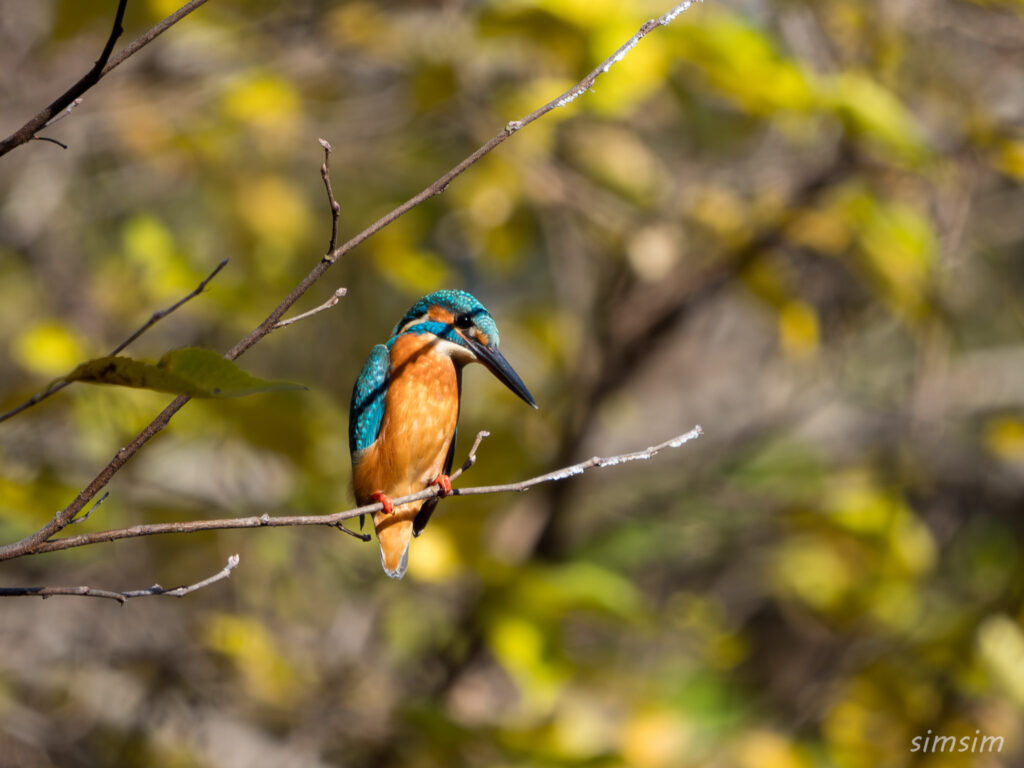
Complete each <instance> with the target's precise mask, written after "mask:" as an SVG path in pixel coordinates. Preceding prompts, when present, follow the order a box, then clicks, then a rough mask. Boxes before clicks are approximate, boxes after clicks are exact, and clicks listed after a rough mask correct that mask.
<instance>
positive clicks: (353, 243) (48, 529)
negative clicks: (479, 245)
mask: <svg viewBox="0 0 1024 768" xmlns="http://www.w3.org/2000/svg"><path fill="white" fill-rule="evenodd" d="M695 1H696V0H685V2H682V3H679V4H678V5H676V6H675V7H673V9H672V10H670V11H669V12H668V13H666V14H665V15H663V16H661V17H659V18H657V19H651V20H650V21H648V22H647V23H646V24H644V25H643V26H642V27H641V28H640V29H639V30H638V31H637V33H636V34H635V35H633V37H631V38H630V39H629V40H627V41H626V42H625V43H624V44H623V45H621V46H620V47H619V48H618V49H617V50H616V51H615V53H613V54H612V55H611V56H609V57H608V58H607V59H605V60H604V61H603V62H602V63H601V64H599V65H598V66H597V68H595V69H594V70H593V71H591V72H590V73H589V74H588V75H587V76H586V77H584V78H583V79H582V80H581V81H580V82H579V83H577V84H576V85H574V86H573V87H572V88H570V89H569V90H567V91H566V92H565V93H563V94H561V95H560V96H558V97H556V98H555V99H552V100H551V101H549V102H548V103H547V104H545V105H543V106H542V107H539V108H537V109H536V110H534V111H533V112H531V113H530V114H529V115H527V116H526V117H524V118H522V119H521V120H513V121H511V122H509V123H508V124H506V126H505V128H504V129H503V130H502V131H501V132H500V133H498V134H497V135H496V136H494V137H493V138H492V139H491V140H490V141H488V142H487V143H485V144H484V145H483V146H481V147H480V148H479V149H477V150H476V151H475V152H473V153H472V154H471V155H469V156H468V157H467V158H466V159H465V160H463V161H462V162H460V163H459V164H458V165H456V166H455V167H454V168H452V169H451V170H450V171H448V172H447V173H445V174H444V175H443V176H441V177H440V178H439V179H438V180H437V181H435V182H434V183H433V184H431V185H430V186H429V187H427V188H426V189H424V190H423V191H421V192H420V193H418V194H416V195H414V196H413V197H411V198H409V199H408V200H407V201H406V202H404V203H402V204H401V205H400V206H398V207H397V208H395V209H394V210H392V211H391V212H390V213H388V214H385V215H384V216H382V217H381V218H380V219H378V220H377V221H375V222H374V223H373V224H371V225H370V226H368V227H367V228H366V229H364V230H363V231H362V232H360V233H359V234H357V235H355V236H354V237H352V238H350V239H349V240H348V241H346V242H345V243H343V244H341V245H339V246H338V247H337V248H335V249H334V250H333V251H331V252H330V253H328V254H327V255H326V256H324V257H323V258H322V259H321V260H320V262H319V263H318V264H317V265H316V266H315V267H314V268H313V269H312V270H311V271H310V272H309V274H308V275H306V277H304V278H303V279H302V280H301V281H300V282H299V284H298V285H296V286H295V288H293V289H292V291H291V293H289V294H288V295H287V296H286V297H285V298H284V299H282V300H281V302H280V303H279V304H278V305H277V307H275V308H274V310H273V311H272V312H271V313H270V314H269V315H267V317H266V319H265V320H264V321H263V322H262V323H260V324H259V326H257V327H256V328H255V329H253V330H252V331H251V332H250V333H249V334H248V335H246V336H245V338H243V339H241V340H240V341H239V342H238V343H237V344H235V346H234V347H232V348H231V349H229V350H228V351H227V352H226V353H225V354H224V357H226V358H227V359H228V360H236V359H237V358H239V357H240V356H241V355H243V354H245V352H246V350H248V349H249V348H250V347H252V346H253V345H254V344H256V343H258V342H259V341H260V340H261V339H262V338H264V337H265V336H266V335H267V334H269V333H271V332H272V331H273V330H274V329H275V327H277V324H278V322H280V320H281V317H282V316H283V315H284V313H285V312H287V311H288V310H289V309H290V308H291V306H292V305H293V304H295V302H296V301H298V300H299V299H300V298H301V297H302V296H303V295H304V294H305V293H306V291H308V290H309V288H310V286H312V285H313V284H314V283H316V282H317V281H318V280H319V279H320V278H321V277H323V275H324V273H325V272H327V270H328V269H330V268H331V266H333V265H334V264H335V263H336V262H337V261H338V259H340V258H341V257H342V256H344V255H345V254H347V253H348V252H349V251H351V250H353V249H354V248H356V247H357V246H359V245H360V244H362V243H363V242H364V241H365V240H366V239H367V238H369V237H372V236H373V235H374V234H376V233H377V232H379V231H380V230H381V229H383V228H384V227H386V226H388V225H389V224H391V223H392V222H393V221H395V220H396V219H398V218H399V217H401V216H402V215H404V214H405V213H407V212H408V211H410V210H411V209H412V208H415V207H416V206H417V205H419V204H420V203H422V202H424V201H425V200H428V199H429V198H431V197H434V196H435V195H439V194H441V193H442V192H443V191H444V190H445V189H446V188H447V187H448V184H449V183H451V181H452V180H453V179H454V178H456V177H457V176H459V175H460V174H462V173H463V172H464V171H465V170H466V169H467V168H469V167H470V166H471V165H473V164H474V163H476V162H477V161H478V160H480V158H482V157H483V156H484V155H486V154H488V153H489V152H491V151H492V150H493V149H494V148H495V147H497V146H498V145H499V144H501V143H502V142H504V141H505V140H506V139H507V138H508V137H509V136H511V135H512V134H514V133H516V132H517V131H519V130H520V129H522V128H523V127H524V126H526V125H529V124H530V123H532V122H533V121H535V120H537V119H539V118H540V117H542V116H544V115H546V114H547V113H548V112H550V111H552V110H553V109H556V108H558V107H564V106H565V105H566V104H569V103H571V102H572V101H574V100H575V99H576V98H577V97H578V96H579V95H580V94H581V93H583V92H584V91H586V90H587V89H589V88H590V87H591V86H592V85H593V84H594V82H595V81H596V80H597V78H598V77H600V76H601V75H602V74H604V73H606V72H607V71H608V70H609V69H610V68H611V67H612V66H614V65H615V64H616V63H617V62H619V61H621V60H622V59H623V58H624V57H625V56H626V54H628V53H629V51H630V50H632V49H633V47H634V46H636V44H637V43H638V42H639V41H640V40H641V39H642V38H644V37H645V36H646V35H647V34H648V33H650V32H651V31H652V30H653V29H655V28H657V27H661V26H665V25H666V24H669V23H670V22H671V21H672V20H674V19H675V18H676V17H677V16H678V15H679V14H681V13H682V12H683V11H685V10H686V9H687V8H689V7H690V6H691V5H693V3H694V2H695ZM190 5H191V4H190ZM186 7H187V6H186ZM188 401H189V398H188V397H186V396H184V395H182V396H179V397H176V398H175V399H174V400H172V401H171V402H170V403H169V404H168V405H167V407H165V408H164V409H163V410H162V411H161V412H160V413H159V414H158V415H157V416H156V417H155V418H154V419H153V421H151V422H150V423H149V425H148V426H146V427H145V429H143V430H142V431H141V432H140V433H139V434H138V435H136V436H135V438H134V439H133V440H132V441H131V443H129V444H128V445H127V446H125V447H124V448H122V449H121V450H119V451H118V452H117V453H116V454H115V455H114V458H113V459H111V461H110V463H108V464H107V466H105V467H104V468H103V469H102V470H100V472H99V474H98V475H96V477H95V478H94V479H93V480H92V482H90V483H89V484H88V485H87V486H86V487H85V488H83V489H82V490H81V492H79V494H78V495H77V496H76V497H75V499H74V500H73V501H72V502H71V503H70V504H69V505H68V506H67V507H65V508H64V509H63V510H61V511H60V512H59V513H58V514H57V516H56V517H55V518H54V519H53V520H51V521H50V522H49V523H47V524H46V525H45V526H43V527H42V528H40V529H39V530H38V531H36V532H35V533H32V534H30V535H28V536H26V537H24V538H22V539H20V540H19V541H16V542H13V543H11V544H7V545H4V546H0V561H2V560H9V559H11V558H13V557H20V556H22V555H26V554H33V553H36V552H40V551H45V550H42V549H41V546H42V545H43V544H44V543H45V542H46V540H47V539H49V538H50V537H51V536H53V535H54V534H55V533H57V532H58V531H60V530H61V529H62V528H64V527H65V526H66V525H67V524H68V522H69V521H70V520H72V519H74V517H75V516H76V515H77V514H78V513H79V512H80V511H81V509H82V508H83V507H84V506H85V505H86V504H87V503H88V502H89V500H90V499H92V498H93V497H94V496H95V495H96V494H97V493H98V492H99V491H100V490H101V489H102V488H103V487H104V486H105V485H106V484H107V483H108V482H110V478H112V477H113V476H114V475H115V474H116V473H117V472H118V470H120V469H121V467H122V466H124V464H125V463H126V462H127V461H128V460H129V459H130V458H131V457H132V456H134V455H135V453H136V452H137V451H138V450H139V449H140V448H142V446H143V445H145V444H146V443H147V442H149V440H150V439H151V438H152V437H153V436H154V435H156V434H157V433H158V432H160V431H161V430H162V429H163V428H164V427H166V426H167V424H168V422H169V421H170V420H171V418H172V417H173V416H174V414H176V413H177V412H178V411H179V410H181V408H182V407H184V405H185V403H187V402H188ZM253 519H257V520H258V519H260V518H253ZM339 519H341V518H339ZM332 524H333V523H332ZM234 527H247V526H234ZM197 530H198V529H197ZM151 532H155V531H151ZM138 535H146V534H138ZM122 538H123V537H122Z"/></svg>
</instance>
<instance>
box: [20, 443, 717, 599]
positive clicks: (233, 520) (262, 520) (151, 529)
mask: <svg viewBox="0 0 1024 768" xmlns="http://www.w3.org/2000/svg"><path fill="white" fill-rule="evenodd" d="M703 434H704V430H703V429H701V427H700V426H699V425H698V426H695V427H694V428H693V429H691V430H690V431H689V432H685V433H683V434H681V435H678V436H676V437H673V438H672V439H671V440H666V441H665V442H663V443H658V444H657V445H652V446H651V447H649V448H646V449H644V450H642V451H635V452H633V453H623V454H619V455H617V456H607V457H603V458H602V457H600V456H594V457H593V458H591V459H587V460H586V461H581V462H579V463H578V464H573V465H571V466H568V467H563V468H562V469H556V470H555V471H553V472H548V473H547V474H543V475H537V476H536V477H531V478H528V479H526V480H520V481H519V482H516V483H505V484H503V485H485V486H475V487H470V488H453V489H452V494H451V495H452V496H480V495H484V494H491V493H510V492H519V493H521V492H523V491H528V490H529V489H530V488H533V487H534V486H536V485H541V484H542V483H554V482H559V481H562V480H567V479H569V478H570V477H575V476H577V475H582V474H583V473H584V472H586V471H587V470H588V469H593V468H600V467H613V466H617V465H619V464H625V463H627V462H630V461H640V460H644V459H650V458H652V457H653V456H655V455H656V454H657V453H658V452H659V451H662V450H665V449H666V448H678V447H680V446H681V445H683V444H684V443H688V442H690V441H691V440H695V439H696V438H698V437H700V436H701V435H703ZM482 439H483V438H482V437H481V435H477V440H476V442H475V443H474V444H473V449H472V450H471V451H470V453H471V455H475V454H474V452H475V451H476V448H477V446H479V444H480V441H481V440H482ZM467 463H470V464H471V463H472V462H470V461H469V459H467ZM464 466H465V465H464ZM453 477H455V475H453ZM440 492H441V489H440V488H439V487H438V486H436V485H432V486H430V487H429V488H427V489H425V490H423V491H420V492H418V493H413V494H410V495H408V496H401V497H399V498H395V499H392V500H391V501H392V503H393V504H394V505H395V506H398V505H399V504H406V503H408V502H411V501H420V500H422V499H429V498H431V497H433V496H438V495H440ZM382 508H383V505H382V504H381V503H380V502H376V503H373V504H367V505H365V506H362V507H356V508H354V509H347V510H345V511H344V512H334V513H332V514H329V515H284V516H279V517H271V516H270V515H267V514H264V515H260V516H259V517H256V516H253V517H228V518H222V519H219V520H193V521H188V522H177V523H149V524H143V525H133V526H131V527H130V528H117V529H112V530H109V531H97V532H95V533H83V534H80V535H77V536H67V537H64V538H60V539H53V540H50V541H44V542H42V543H40V544H39V545H37V546H35V547H34V548H32V549H31V550H29V551H26V552H22V553H20V554H22V555H26V554H33V555H35V554H42V553H45V552H56V551H59V550H64V549H73V548H75V547H84V546H88V545H90V544H99V543H101V542H107V541H118V540H120V539H132V538H136V537H139V536H157V535H164V534H169V533H196V532H197V531H213V530H228V529H232V528H281V527H289V526H298V525H328V526H335V527H337V526H339V525H340V524H341V522H342V521H343V520H350V519H352V518H354V517H359V516H360V515H366V514H370V513H373V512H377V511H379V510H380V509H382ZM346 532H347V533H352V531H348V530H347V529H346ZM354 535H356V537H357V538H361V537H360V536H359V535H358V534H354ZM364 540H365V539H364ZM14 556H15V557H17V556H19V555H14ZM5 559H7V558H5ZM0 595H2V593H0Z"/></svg>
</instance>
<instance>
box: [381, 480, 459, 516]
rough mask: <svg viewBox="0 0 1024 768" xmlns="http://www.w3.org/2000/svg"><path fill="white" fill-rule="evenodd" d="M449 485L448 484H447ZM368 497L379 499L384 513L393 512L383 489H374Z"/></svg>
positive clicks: (392, 505) (393, 508)
mask: <svg viewBox="0 0 1024 768" xmlns="http://www.w3.org/2000/svg"><path fill="white" fill-rule="evenodd" d="M449 487H450V486H449ZM370 498H371V499H373V500H374V501H379V502H380V503H381V504H383V505H384V514H385V515H393V514H395V505H394V504H392V503H391V497H390V496H388V495H387V494H386V493H384V492H383V491H374V492H373V493H371V494H370Z"/></svg>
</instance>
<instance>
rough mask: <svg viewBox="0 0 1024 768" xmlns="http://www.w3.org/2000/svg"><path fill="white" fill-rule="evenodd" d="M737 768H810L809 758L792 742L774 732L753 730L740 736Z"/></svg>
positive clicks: (737, 750)
mask: <svg viewBox="0 0 1024 768" xmlns="http://www.w3.org/2000/svg"><path fill="white" fill-rule="evenodd" d="M735 752H736V761H737V763H738V765H739V768H811V765H812V763H811V761H810V758H808V756H807V755H806V754H804V753H803V752H802V751H801V750H800V749H799V748H798V747H797V746H796V745H795V744H793V742H791V741H790V740H789V739H788V738H786V737H785V736H783V735H782V734H779V733H776V732H774V731H767V730H755V731H750V732H748V733H745V734H743V735H742V737H741V738H740V739H739V741H738V743H737V745H736V748H735Z"/></svg>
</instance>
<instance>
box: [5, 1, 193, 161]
mask: <svg viewBox="0 0 1024 768" xmlns="http://www.w3.org/2000/svg"><path fill="white" fill-rule="evenodd" d="M205 2H206V0H191V2H188V3H186V4H185V5H183V6H182V7H181V8H179V9H178V10H176V11H175V12H174V13H172V14H171V15H170V16H168V17H167V18H165V19H164V20H163V21H161V22H160V23H159V24H157V25H155V26H154V27H152V28H151V29H149V31H147V32H146V33H145V34H143V35H140V36H139V37H138V38H136V39H135V40H133V41H132V42H131V43H129V44H128V45H127V46H126V47H125V48H124V50H122V51H121V52H120V53H118V54H117V56H115V57H114V58H110V54H111V53H112V52H113V50H114V44H115V43H116V42H117V39H118V38H119V37H121V35H122V34H123V33H124V27H123V26H122V22H123V21H124V12H125V9H126V7H127V5H128V0H119V2H118V4H117V11H116V12H115V14H114V25H113V28H112V29H111V30H110V36H109V37H108V38H107V42H106V45H104V46H103V51H102V52H101V53H100V57H99V58H98V59H96V63H95V64H93V67H92V69H90V70H89V71H88V72H86V73H85V74H84V75H83V76H82V77H81V79H79V80H78V82H76V83H75V84H74V85H72V86H71V87H70V88H68V89H67V90H66V91H64V93H62V94H61V95H60V96H58V97H57V98H56V99H54V100H53V101H52V102H50V104H48V105H47V106H46V107H44V108H43V109H42V110H40V111H39V112H38V113H37V114H36V115H35V117H33V118H32V119H31V120H29V121H28V122H27V123H25V124H24V125H23V126H21V128H19V129H18V130H16V131H15V132H14V133H12V134H11V135H10V136H8V137H7V138H6V139H4V140H3V141H0V157H2V156H3V155H6V154H7V153H8V152H10V151H11V150H12V149H14V148H15V147H20V146H21V145H22V144H25V143H26V142H29V141H32V140H33V139H43V137H41V136H36V133H38V132H39V131H40V130H42V129H43V128H45V127H46V126H47V125H49V124H50V123H51V122H53V121H54V120H56V119H58V118H59V117H60V113H61V112H62V110H66V109H71V108H73V107H74V106H75V105H76V104H78V103H80V99H81V96H82V94H83V93H85V92H86V91H88V90H89V89H90V88H92V87H93V86H94V85H96V83H98V82H99V81H100V80H101V79H102V78H103V77H104V76H106V75H107V74H108V73H109V72H110V71H111V70H112V69H114V67H116V66H117V65H119V64H121V63H122V62H123V61H124V60H125V59H127V58H128V57H130V56H132V55H134V54H135V53H137V52H138V51H139V50H140V49H142V48H143V47H144V46H146V45H148V44H149V43H151V42H152V41H153V40H155V39H156V38H157V37H159V36H160V35H161V34H163V33H164V32H165V31H167V30H168V29H170V28H171V27H172V26H174V25H175V24H177V23H178V22H179V21H181V19H183V18H184V17H186V16H188V15H189V14H190V13H192V11H194V10H195V9H196V8H198V7H199V6H201V5H203V4H204V3H205ZM46 140H47V141H53V142H54V143H56V144H61V143H60V142H59V141H56V140H55V139H46ZM61 146H64V145H63V144H61ZM65 148H66V147H65Z"/></svg>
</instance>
